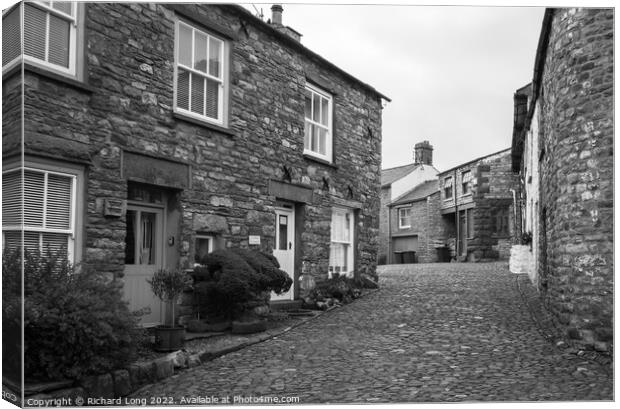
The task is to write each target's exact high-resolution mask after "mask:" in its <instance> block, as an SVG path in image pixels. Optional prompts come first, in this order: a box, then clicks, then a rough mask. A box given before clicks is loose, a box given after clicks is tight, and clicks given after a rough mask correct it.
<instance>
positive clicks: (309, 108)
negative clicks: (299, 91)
mask: <svg viewBox="0 0 620 409" xmlns="http://www.w3.org/2000/svg"><path fill="white" fill-rule="evenodd" d="M304 99H305V101H306V103H305V107H304V115H305V116H306V118H308V119H312V92H310V90H307V89H306V90H305V91H304Z"/></svg>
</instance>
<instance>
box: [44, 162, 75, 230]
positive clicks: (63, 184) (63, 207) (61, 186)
mask: <svg viewBox="0 0 620 409" xmlns="http://www.w3.org/2000/svg"><path fill="white" fill-rule="evenodd" d="M72 182H73V181H72V178H71V177H68V176H61V175H55V174H49V175H48V178H47V211H46V215H45V216H46V218H45V227H47V228H50V229H67V230H68V229H70V228H71V190H72Z"/></svg>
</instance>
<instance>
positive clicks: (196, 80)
mask: <svg viewBox="0 0 620 409" xmlns="http://www.w3.org/2000/svg"><path fill="white" fill-rule="evenodd" d="M191 81H192V95H191V98H192V103H191V111H192V112H195V113H197V114H200V115H204V110H205V80H204V78H202V77H201V76H199V75H196V74H192V76H191Z"/></svg>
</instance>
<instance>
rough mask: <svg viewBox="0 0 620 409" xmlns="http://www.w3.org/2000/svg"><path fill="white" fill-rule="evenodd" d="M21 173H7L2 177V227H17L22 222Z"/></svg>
mask: <svg viewBox="0 0 620 409" xmlns="http://www.w3.org/2000/svg"><path fill="white" fill-rule="evenodd" d="M21 176H22V173H21V172H19V171H17V172H9V173H5V174H4V175H2V225H3V226H19V225H20V224H21V222H22V218H21V216H22V203H21V197H22V185H21Z"/></svg>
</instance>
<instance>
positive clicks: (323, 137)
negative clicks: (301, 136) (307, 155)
mask: <svg viewBox="0 0 620 409" xmlns="http://www.w3.org/2000/svg"><path fill="white" fill-rule="evenodd" d="M316 130H317V141H318V142H317V143H318V149H317V152H318V153H320V154H321V155H325V154H326V146H327V130H326V129H323V128H320V127H318V126H317V127H316Z"/></svg>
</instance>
